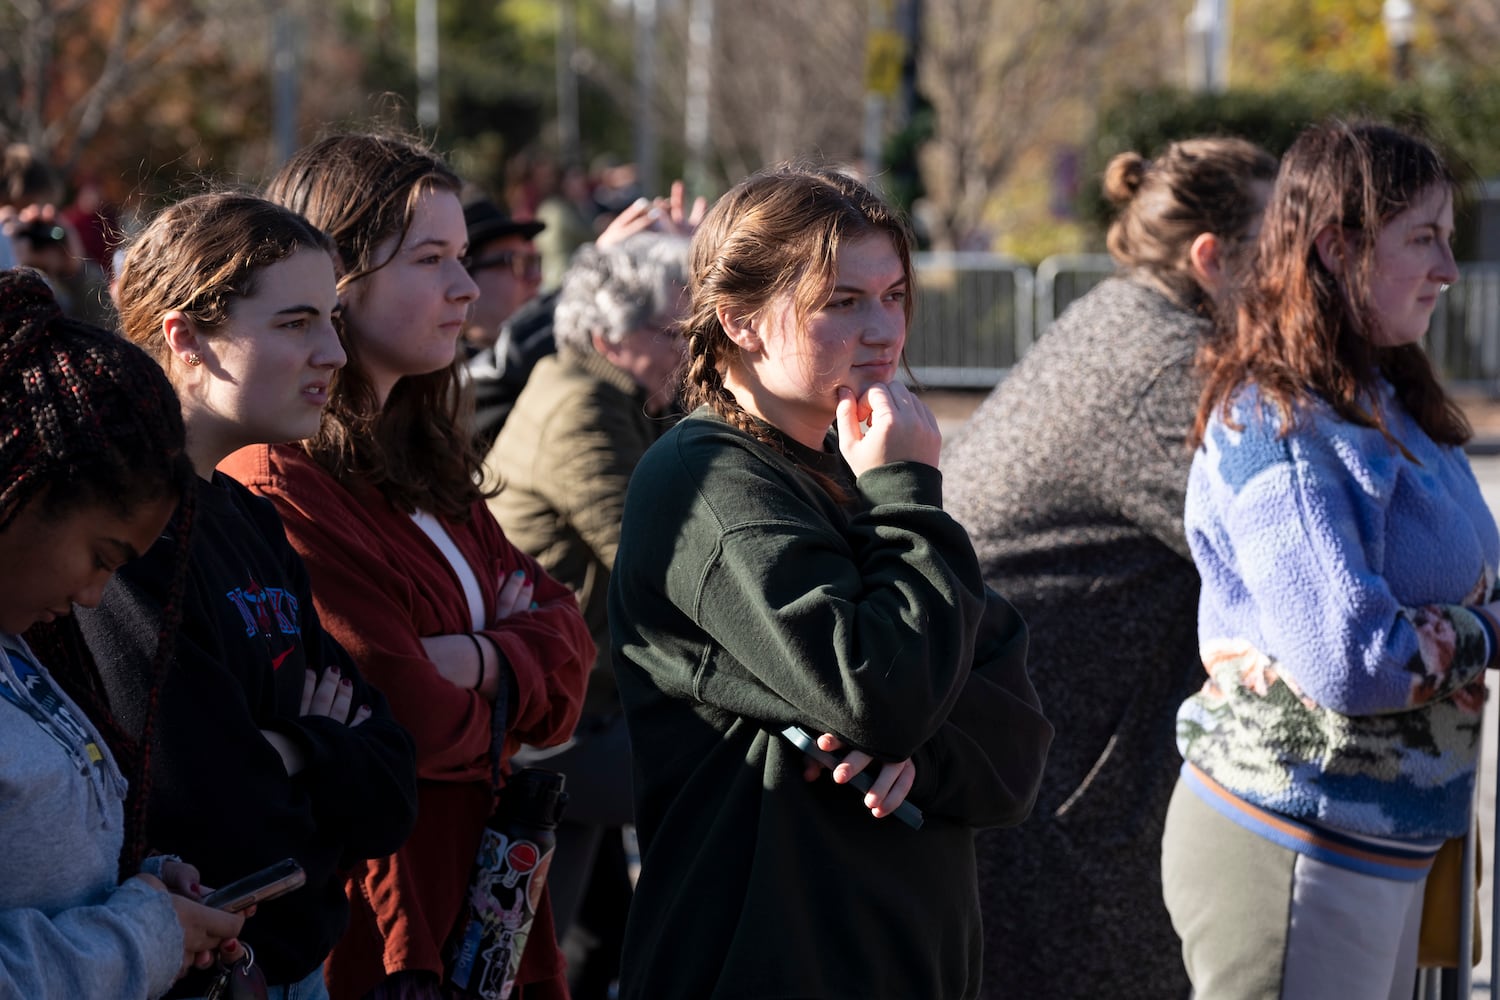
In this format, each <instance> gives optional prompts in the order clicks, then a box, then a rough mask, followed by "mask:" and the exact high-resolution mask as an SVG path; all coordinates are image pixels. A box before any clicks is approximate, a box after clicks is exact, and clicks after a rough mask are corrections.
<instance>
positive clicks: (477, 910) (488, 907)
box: [443, 767, 568, 1000]
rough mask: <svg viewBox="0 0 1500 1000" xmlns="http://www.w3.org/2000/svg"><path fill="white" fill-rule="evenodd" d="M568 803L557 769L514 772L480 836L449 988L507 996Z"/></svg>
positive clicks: (453, 943)
mask: <svg viewBox="0 0 1500 1000" xmlns="http://www.w3.org/2000/svg"><path fill="white" fill-rule="evenodd" d="M567 801H568V794H567V792H565V791H563V776H562V775H561V774H559V773H557V772H556V771H547V770H544V769H542V768H536V767H528V768H525V769H523V770H520V771H517V772H515V773H514V774H512V775H511V776H510V781H509V782H508V783H507V784H506V786H505V789H504V790H503V791H502V792H501V793H500V804H499V806H498V807H497V808H496V810H495V814H494V815H493V816H491V817H490V821H489V823H487V824H486V825H485V828H484V830H483V832H482V833H481V834H480V839H479V856H478V858H477V860H476V862H475V865H474V876H473V878H472V879H471V880H470V882H469V893H468V896H467V900H466V901H467V905H466V906H465V908H464V911H463V913H462V915H461V916H460V917H459V921H458V926H457V927H456V928H455V929H454V931H453V935H452V937H450V938H449V940H448V949H447V961H446V962H444V963H443V964H444V967H445V968H446V969H447V974H446V975H445V977H444V981H445V982H446V984H447V985H448V986H449V987H450V988H452V989H455V990H457V991H459V992H461V993H462V994H463V995H464V996H469V997H479V998H482V1000H507V998H509V996H510V994H511V990H513V989H514V988H515V985H516V973H517V972H518V971H519V970H520V968H521V954H522V952H523V951H525V949H526V940H527V938H529V937H530V936H531V924H532V921H533V920H534V919H535V918H536V911H537V907H538V906H539V905H540V904H541V901H542V887H543V886H544V885H545V884H546V882H547V870H548V868H549V867H550V866H551V864H552V850H553V847H554V846H555V845H556V843H557V834H556V833H555V832H554V831H555V830H556V828H557V821H558V820H559V819H560V818H561V817H562V810H563V806H565V805H566V804H567Z"/></svg>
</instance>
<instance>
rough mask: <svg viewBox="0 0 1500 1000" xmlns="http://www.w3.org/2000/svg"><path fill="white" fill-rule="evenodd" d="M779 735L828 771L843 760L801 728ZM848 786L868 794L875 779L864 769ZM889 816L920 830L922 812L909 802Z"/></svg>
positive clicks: (790, 728) (898, 807)
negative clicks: (820, 745) (821, 745)
mask: <svg viewBox="0 0 1500 1000" xmlns="http://www.w3.org/2000/svg"><path fill="white" fill-rule="evenodd" d="M781 735H782V736H784V737H786V738H787V740H788V741H789V742H790V743H791V744H792V746H794V747H796V748H797V749H798V750H801V751H802V752H803V753H805V754H807V755H808V756H809V757H811V758H812V759H813V760H815V761H817V762H818V763H819V764H822V765H823V766H824V767H826V768H828V770H830V771H832V770H833V769H834V768H835V767H837V766H838V765H839V764H840V762H841V761H842V760H843V758H841V757H835V756H834V755H833V754H831V753H829V752H828V751H827V750H824V749H822V748H821V747H819V746H818V738H817V737H816V736H814V735H813V734H812V733H809V732H808V731H807V730H806V729H803V728H802V727H801V726H788V727H786V728H785V729H783V730H782V731H781ZM871 766H872V767H873V766H874V765H873V764H872V765H871ZM849 784H850V785H852V786H854V787H855V788H857V789H859V791H860V792H861V793H863V792H868V791H869V790H870V786H871V785H873V784H875V778H874V776H873V775H871V774H870V770H869V768H866V769H865V770H863V771H861V772H859V773H858V774H856V775H855V776H854V777H853V778H851V779H850V780H849ZM891 815H892V816H894V817H896V818H897V819H899V820H900V821H901V822H903V823H905V824H906V825H907V826H909V827H911V828H912V829H913V830H920V829H922V821H923V819H924V817H923V816H922V810H920V809H918V808H917V807H916V806H915V805H913V804H912V803H911V802H903V803H901V804H900V805H899V806H897V807H896V808H895V810H894V811H892V813H891Z"/></svg>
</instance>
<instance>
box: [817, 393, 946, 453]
mask: <svg viewBox="0 0 1500 1000" xmlns="http://www.w3.org/2000/svg"><path fill="white" fill-rule="evenodd" d="M836 422H837V426H838V431H839V451H841V452H842V453H843V455H844V461H846V462H848V463H849V468H851V469H853V470H854V474H855V475H856V476H858V475H860V474H862V473H864V472H867V471H868V470H870V469H873V468H875V467H876V466H878V465H888V464H889V463H891V462H921V463H923V464H924V465H931V466H933V467H934V468H936V467H937V464H938V455H939V453H940V452H941V451H942V448H943V435H942V432H941V431H940V430H938V422H937V417H935V416H933V415H932V411H931V410H929V409H928V408H927V404H926V403H923V402H922V401H921V400H920V399H918V398H917V397H916V396H914V395H912V392H911V390H910V389H908V388H907V387H906V386H904V385H902V384H901V383H900V382H885V383H879V384H876V385H872V386H870V388H868V389H866V390H865V394H864V396H862V397H860V398H855V395H854V391H853V390H852V389H850V388H848V387H847V386H839V404H838V413H837V417H836Z"/></svg>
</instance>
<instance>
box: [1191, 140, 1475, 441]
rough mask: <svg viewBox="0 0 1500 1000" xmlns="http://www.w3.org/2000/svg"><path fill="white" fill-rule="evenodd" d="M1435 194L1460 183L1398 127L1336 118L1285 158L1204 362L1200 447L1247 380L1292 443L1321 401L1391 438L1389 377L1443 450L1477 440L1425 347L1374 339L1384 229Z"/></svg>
mask: <svg viewBox="0 0 1500 1000" xmlns="http://www.w3.org/2000/svg"><path fill="white" fill-rule="evenodd" d="M1434 186H1438V187H1443V188H1447V189H1448V190H1450V191H1454V192H1455V193H1457V189H1458V186H1459V185H1458V180H1457V177H1456V175H1455V174H1454V172H1453V171H1452V170H1451V169H1450V168H1449V167H1448V165H1447V164H1446V163H1445V162H1444V161H1443V158H1442V156H1440V155H1439V153H1438V151H1437V150H1436V149H1435V148H1434V147H1433V145H1432V144H1431V143H1429V142H1427V141H1426V140H1425V139H1422V138H1419V137H1418V136H1415V135H1412V134H1410V133H1407V132H1403V131H1401V130H1399V129H1396V128H1392V127H1391V126H1389V125H1383V124H1378V123H1373V122H1355V123H1347V122H1342V121H1330V122H1326V123H1323V124H1320V125H1315V126H1313V127H1311V128H1308V129H1307V130H1305V131H1304V132H1303V133H1302V134H1301V135H1300V136H1298V137H1297V140H1296V142H1294V143H1293V144H1292V147H1291V149H1289V150H1287V153H1286V155H1285V156H1284V157H1282V160H1281V170H1280V173H1278V174H1277V177H1276V184H1275V187H1273V188H1272V191H1271V198H1270V201H1269V202H1268V203H1267V206H1266V214H1265V219H1264V221H1263V223H1262V225H1261V233H1260V241H1259V244H1258V245H1257V247H1256V253H1255V260H1254V263H1253V264H1252V267H1251V272H1250V275H1249V277H1248V279H1247V281H1246V282H1245V283H1244V284H1243V286H1242V288H1241V289H1240V294H1239V297H1238V303H1237V306H1236V308H1235V310H1234V313H1233V315H1232V316H1231V317H1230V318H1229V320H1228V324H1227V325H1228V330H1227V331H1226V335H1225V336H1224V337H1222V338H1220V339H1218V340H1217V341H1214V342H1211V343H1207V344H1205V345H1204V347H1203V349H1202V351H1201V353H1200V358H1199V364H1200V367H1201V369H1202V372H1203V375H1204V379H1205V385H1204V391H1203V396H1202V399H1201V400H1200V402H1199V406H1198V416H1197V420H1196V422H1195V423H1194V425H1193V432H1192V435H1191V437H1190V439H1189V443H1190V444H1191V445H1192V446H1193V447H1197V446H1198V444H1200V443H1201V442H1202V440H1203V434H1204V430H1205V428H1206V427H1207V425H1208V421H1209V419H1210V418H1211V417H1212V415H1213V414H1214V412H1215V411H1216V410H1217V411H1220V412H1223V413H1225V414H1226V415H1227V412H1228V407H1229V405H1230V403H1231V401H1232V399H1233V396H1234V393H1235V391H1236V390H1237V389H1238V388H1239V387H1240V386H1241V385H1243V384H1245V383H1248V382H1253V383H1255V385H1256V386H1257V387H1258V389H1259V390H1260V392H1261V394H1262V395H1263V396H1264V397H1265V398H1266V399H1267V400H1269V401H1270V402H1271V403H1272V404H1274V405H1275V407H1276V409H1277V412H1278V413H1279V415H1280V417H1281V425H1282V433H1283V434H1285V433H1287V432H1288V431H1290V430H1291V429H1292V427H1294V426H1295V424H1296V420H1297V411H1298V408H1299V407H1300V406H1303V405H1306V404H1309V403H1311V402H1313V401H1314V400H1315V399H1321V400H1323V401H1324V402H1326V403H1327V404H1328V405H1329V406H1330V407H1332V408H1333V410H1334V412H1336V413H1337V414H1338V415H1339V417H1340V418H1342V419H1343V420H1346V421H1348V422H1350V423H1352V424H1358V425H1360V426H1364V427H1373V428H1376V429H1378V430H1379V431H1380V432H1381V433H1382V434H1385V435H1386V437H1387V438H1390V434H1389V431H1388V430H1387V428H1386V418H1385V414H1384V413H1383V412H1382V407H1381V404H1380V400H1379V394H1378V392H1377V383H1378V379H1379V377H1381V376H1383V377H1384V378H1385V379H1386V380H1387V381H1389V382H1390V383H1391V385H1392V386H1393V387H1394V388H1395V391H1396V398H1397V399H1398V400H1400V402H1401V405H1402V406H1403V407H1404V408H1405V409H1406V410H1407V412H1409V413H1410V414H1411V415H1412V418H1413V419H1415V420H1416V422H1417V424H1418V425H1419V426H1420V427H1421V428H1422V430H1423V431H1425V432H1426V433H1427V435H1428V436H1429V437H1430V438H1432V439H1433V440H1434V441H1436V442H1438V443H1439V444H1447V445H1461V444H1463V443H1464V442H1465V441H1467V440H1468V439H1469V437H1470V436H1471V435H1472V430H1471V429H1470V427H1469V422H1468V420H1467V419H1466V418H1465V417H1464V414H1463V412H1462V411H1461V410H1460V409H1459V408H1458V406H1457V404H1455V403H1454V402H1453V400H1452V399H1450V398H1449V397H1448V395H1447V393H1445V392H1444V391H1443V387H1442V386H1441V385H1440V384H1439V383H1438V380H1437V376H1436V374H1435V373H1434V372H1433V369H1432V363H1431V362H1430V361H1429V360H1428V358H1427V354H1426V352H1425V351H1423V350H1422V348H1421V346H1420V345H1418V344H1403V345H1401V346H1397V347H1381V346H1378V345H1377V344H1376V343H1375V341H1374V339H1373V337H1372V334H1374V333H1375V332H1376V331H1377V330H1378V329H1379V327H1380V317H1379V316H1378V315H1377V314H1376V313H1375V311H1374V306H1373V295H1372V292H1371V287H1372V278H1373V276H1374V269H1375V245H1376V241H1377V239H1378V238H1379V236H1380V230H1381V228H1382V227H1383V226H1384V225H1385V224H1386V223H1387V222H1389V221H1390V220H1391V219H1392V218H1393V217H1394V216H1396V215H1398V214H1400V213H1401V212H1402V211H1404V210H1405V209H1406V208H1408V207H1409V206H1410V205H1411V204H1412V203H1413V202H1414V201H1416V199H1417V198H1419V197H1420V196H1421V195H1422V194H1423V193H1425V192H1426V191H1428V190H1430V189H1431V188H1432V187H1434ZM1329 227H1333V228H1334V229H1335V230H1336V231H1337V234H1338V235H1339V237H1340V249H1341V252H1342V257H1343V261H1344V265H1343V266H1342V268H1341V269H1340V270H1341V273H1340V274H1335V273H1334V272H1333V271H1331V270H1330V269H1329V268H1328V267H1327V266H1325V264H1324V263H1323V260H1322V258H1321V256H1320V255H1319V253H1318V250H1317V246H1316V241H1317V239H1318V235H1319V234H1320V233H1322V232H1323V231H1324V230H1326V229H1328V228H1329ZM1391 440H1392V444H1394V445H1395V446H1396V447H1397V448H1401V444H1400V442H1398V441H1395V440H1394V439H1391ZM1403 450H1404V449H1403Z"/></svg>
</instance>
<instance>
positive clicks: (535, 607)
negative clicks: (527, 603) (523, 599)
mask: <svg viewBox="0 0 1500 1000" xmlns="http://www.w3.org/2000/svg"><path fill="white" fill-rule="evenodd" d="M539 607H541V605H540V604H538V603H537V602H536V601H532V602H531V608H530V609H529V610H531V611H535V610H536V609H537V608H539Z"/></svg>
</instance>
